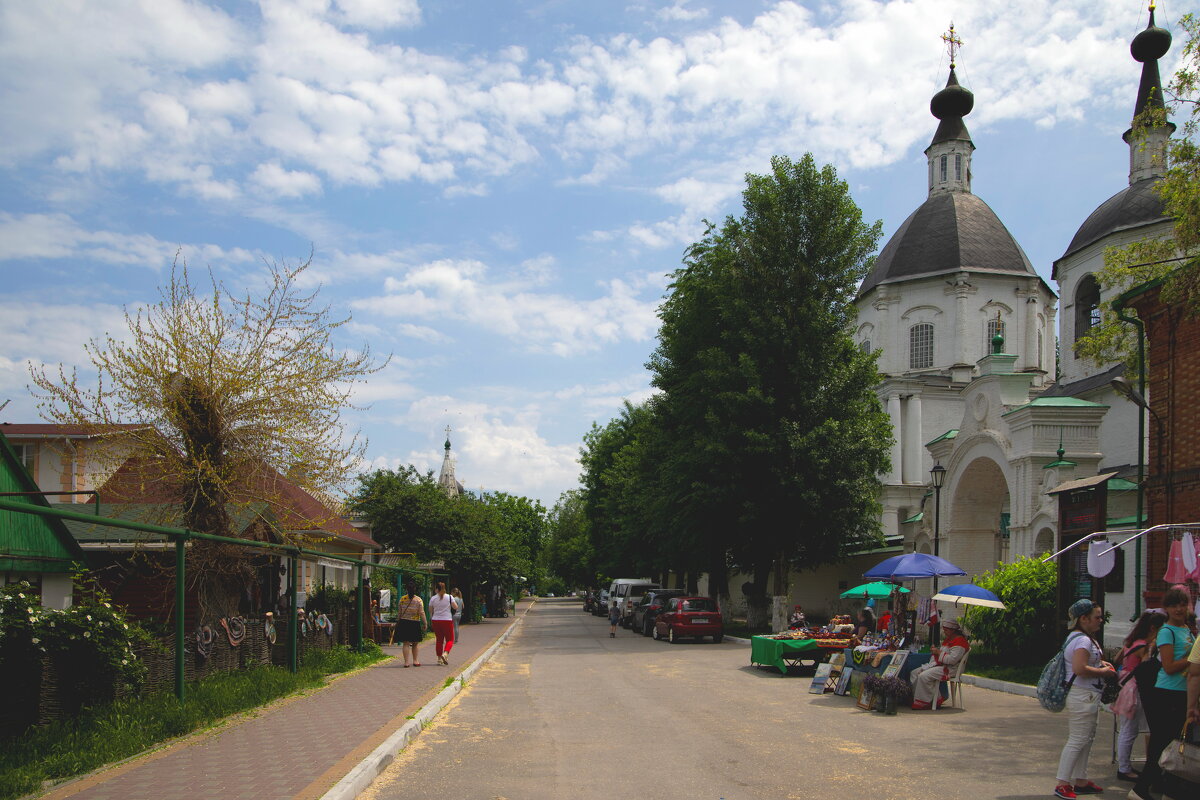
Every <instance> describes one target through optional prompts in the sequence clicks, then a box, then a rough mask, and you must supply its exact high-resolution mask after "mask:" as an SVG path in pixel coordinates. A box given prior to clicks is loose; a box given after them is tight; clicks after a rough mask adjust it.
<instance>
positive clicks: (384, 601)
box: [379, 589, 392, 611]
mask: <svg viewBox="0 0 1200 800" xmlns="http://www.w3.org/2000/svg"><path fill="white" fill-rule="evenodd" d="M391 607H392V590H391V589H380V590H379V610H380V611H387V610H388V609H390V608H391Z"/></svg>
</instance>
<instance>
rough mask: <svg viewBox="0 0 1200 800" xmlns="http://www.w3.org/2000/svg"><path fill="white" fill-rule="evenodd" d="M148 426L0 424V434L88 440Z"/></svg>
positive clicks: (40, 423) (11, 436)
mask: <svg viewBox="0 0 1200 800" xmlns="http://www.w3.org/2000/svg"><path fill="white" fill-rule="evenodd" d="M148 427H150V426H149V425H142V424H130V425H59V424H57V423H53V422H0V432H2V433H3V434H4V435H5V436H7V437H9V438H10V439H11V438H13V437H41V438H51V439H61V438H63V437H69V438H72V439H80V438H82V439H90V438H92V437H95V436H106V435H108V434H112V433H122V432H124V431H136V430H141V429H143V428H148Z"/></svg>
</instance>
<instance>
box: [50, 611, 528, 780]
mask: <svg viewBox="0 0 1200 800" xmlns="http://www.w3.org/2000/svg"><path fill="white" fill-rule="evenodd" d="M528 608H529V605H528V604H527V603H521V604H519V605H518V607H517V616H516V617H510V618H508V619H486V620H484V621H483V622H482V623H480V624H478V625H463V626H462V629H461V631H460V633H461V635H462V637H463V638H462V641H461V642H459V643H456V644H455V646H454V649H453V650H452V651H451V653H450V661H451V666H450V667H449V668H447V667H441V666H438V665H437V656H436V655H434V651H433V641H432V640H430V641H429V642H428V643H426V644H424V645H422V647H421V663H422V666H421V667H420V668H408V669H405V668H404V667H403V663H404V662H403V661H402V659H401V658H400V657H399V656H400V648H399V647H385V648H384V651H385V652H387V653H388V654H390V655H393V656H395V657H394V658H391V659H388V660H386V661H381V662H379V663H378V664H376V665H374V666H373V667H371V668H369V669H366V670H364V671H362V672H359V673H357V674H354V675H349V676H345V677H342V678H336V679H335V680H333V682H332V683H331V684H329V685H328V686H326V687H324V688H322V689H317V690H314V691H311V692H309V693H306V694H302V695H300V696H297V697H291V698H285V699H283V700H280V701H279V702H277V703H274V704H272V705H270V706H268V707H267V708H265V709H261V710H260V711H258V712H252V713H250V714H246V715H242V716H240V717H238V718H236V719H235V720H234V721H232V722H229V723H227V724H225V725H222V726H221V727H218V728H217V729H215V730H211V731H206V732H203V733H198V734H194V735H191V736H188V737H185V738H184V739H181V740H179V741H177V742H175V743H173V744H171V745H169V746H167V747H165V748H164V749H162V750H159V751H156V752H152V753H149V754H145V755H142V756H138V757H135V758H133V759H131V760H129V761H126V762H123V763H121V764H120V765H117V766H114V767H111V768H106V769H103V770H100V771H98V772H95V773H92V774H90V775H86V776H84V777H82V778H79V779H76V780H74V781H71V782H70V783H66V784H63V785H61V786H59V787H57V788H55V789H54V790H52V791H51V792H49V793H48V794H46V795H44V797H46V798H49V799H50V800H59V799H60V798H67V797H70V798H75V800H185V799H186V800H192V798H195V797H214V796H215V797H227V798H233V797H253V798H264V799H265V800H315V798H320V797H321V796H322V795H324V794H325V793H326V792H327V791H329V789H330V788H332V787H333V786H334V784H336V783H337V782H338V781H339V780H341V779H342V778H343V776H345V775H346V774H347V773H349V772H350V771H351V770H352V769H354V768H355V767H356V766H357V765H358V764H359V762H361V761H362V760H363V759H364V758H366V757H367V756H368V755H369V754H370V753H371V752H372V751H373V750H374V749H375V748H376V747H378V746H379V745H380V744H381V743H383V742H384V741H385V740H387V739H388V737H389V736H391V735H392V734H393V733H395V732H396V731H397V730H399V729H400V728H401V727H403V726H404V724H405V722H406V721H407V719H408V718H409V717H412V716H413V715H415V714H416V713H417V712H418V711H419V710H420V709H421V707H422V706H424V705H425V704H426V703H428V702H429V701H430V700H432V699H433V698H434V697H435V696H436V695H437V694H438V693H439V692H440V691H442V689H443V688H444V687H445V685H446V684H447V678H452V677H457V676H458V675H459V674H460V673H461V672H462V671H463V669H464V668H466V667H467V666H468V665H470V664H471V663H472V662H473V661H474V660H475V659H476V658H478V657H479V656H480V655H482V654H483V653H484V652H485V651H486V650H487V649H488V647H490V646H491V645H492V644H493V643H494V642H495V641H496V640H497V639H499V638H500V637H501V636H502V635H503V634H504V633H505V632H507V631H508V630H509V628H511V627H512V626H513V625H514V624H515V623H516V621H517V619H519V618H520V616H521V615H522V614H523V613H524V612H525V611H527V610H528Z"/></svg>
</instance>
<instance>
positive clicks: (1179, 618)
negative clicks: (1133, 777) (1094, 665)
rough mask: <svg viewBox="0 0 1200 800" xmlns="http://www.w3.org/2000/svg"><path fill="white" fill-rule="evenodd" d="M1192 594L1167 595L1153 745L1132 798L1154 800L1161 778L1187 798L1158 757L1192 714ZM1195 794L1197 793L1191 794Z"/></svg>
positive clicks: (1174, 591)
mask: <svg viewBox="0 0 1200 800" xmlns="http://www.w3.org/2000/svg"><path fill="white" fill-rule="evenodd" d="M1190 607H1191V602H1190V599H1189V598H1188V593H1187V592H1186V591H1184V590H1183V589H1180V588H1177V587H1172V588H1170V589H1168V590H1167V591H1166V593H1165V594H1163V611H1164V612H1166V615H1167V622H1166V624H1165V625H1163V626H1162V628H1161V629H1160V630H1159V632H1158V638H1157V640H1156V644H1157V645H1158V658H1159V660H1160V661H1161V662H1162V667H1161V668H1160V669H1159V671H1158V678H1157V679H1156V680H1155V681H1154V689H1153V690H1152V691H1151V692H1150V694H1149V696H1148V697H1147V698H1146V700H1147V703H1146V721H1147V722H1148V723H1149V724H1150V744H1149V745H1148V746H1147V748H1146V766H1145V768H1144V769H1143V770H1142V774H1141V775H1139V776H1138V780H1137V783H1136V784H1134V787H1133V789H1131V790H1130V791H1129V795H1128V797H1129V800H1150V788H1151V786H1153V785H1154V784H1155V783H1158V782H1159V781H1160V780H1161V782H1162V786H1163V790H1164V792H1166V794H1168V795H1170V796H1172V797H1183V796H1185V795H1184V794H1180V793H1178V789H1177V788H1176V787H1177V785H1178V779H1177V778H1176V777H1175V776H1174V775H1171V774H1169V773H1164V772H1163V771H1162V768H1161V767H1159V765H1158V757H1159V756H1160V755H1161V754H1162V751H1163V750H1164V749H1165V748H1166V746H1167V745H1169V744H1170V743H1171V740H1173V739H1174V738H1175V737H1176V736H1178V735H1179V731H1180V730H1182V729H1183V722H1184V719H1186V717H1187V714H1188V708H1187V673H1186V670H1187V666H1188V662H1187V658H1188V654H1189V653H1190V652H1191V649H1192V645H1193V644H1194V643H1195V641H1196V637H1195V636H1194V635H1193V634H1192V632H1191V630H1190V629H1189V628H1188V627H1187V618H1188V613H1189V612H1190V611H1191V608H1190ZM1187 796H1189V797H1193V796H1194V795H1187Z"/></svg>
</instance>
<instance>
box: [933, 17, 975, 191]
mask: <svg viewBox="0 0 1200 800" xmlns="http://www.w3.org/2000/svg"><path fill="white" fill-rule="evenodd" d="M942 41H943V42H945V43H946V50H947V51H948V52H949V54H950V77H949V78H948V79H947V80H946V86H945V88H943V89H942V90H941V91H940V92H938V93H937V94H935V95H934V96H933V99H932V100H930V101H929V112H930V113H931V114H933V116H935V117H937V118H938V119H939V120H941V121H940V122H939V123H938V127H937V131H936V132H935V133H934V134H933V141H932V142H930V143H929V147H927V148H925V156H926V157H927V158H928V159H929V195H930V196H931V197H932V196H933V195H934V194H937V193H939V192H967V193H970V191H971V153H972V152H973V151H974V150H975V144H974V142H972V141H971V134H970V133H968V132H967V123H966V122H964V121H963V117H965V116H967V115H968V114H970V113H971V109H972V108H974V107H975V95H973V94H972V93H971V91H970V90H969V89H966V88H964V87H963V86H960V85H959V83H958V75H957V74H956V73H955V71H954V67H955V59H956V58H957V57H958V50H959V48H960V47H962V39H960V38H959V37H958V35H957V34H955V32H954V23H953V22H952V23H950V30H949V32H947V33H943V34H942Z"/></svg>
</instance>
